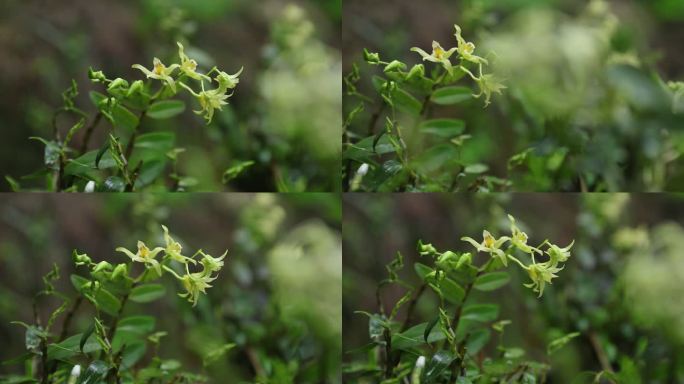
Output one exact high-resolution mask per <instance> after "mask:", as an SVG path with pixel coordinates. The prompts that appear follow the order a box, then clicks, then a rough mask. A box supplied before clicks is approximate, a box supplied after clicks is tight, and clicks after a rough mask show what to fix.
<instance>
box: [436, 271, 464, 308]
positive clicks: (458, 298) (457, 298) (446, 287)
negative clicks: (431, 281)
mask: <svg viewBox="0 0 684 384" xmlns="http://www.w3.org/2000/svg"><path fill="white" fill-rule="evenodd" d="M439 289H440V291H442V295H443V296H444V299H445V300H447V301H449V302H450V303H454V304H460V303H461V302H462V301H463V298H464V297H465V290H464V289H463V288H461V286H460V285H458V283H457V282H455V281H454V280H452V279H450V278H448V277H447V278H445V279H444V280H442V281H441V282H440V283H439Z"/></svg>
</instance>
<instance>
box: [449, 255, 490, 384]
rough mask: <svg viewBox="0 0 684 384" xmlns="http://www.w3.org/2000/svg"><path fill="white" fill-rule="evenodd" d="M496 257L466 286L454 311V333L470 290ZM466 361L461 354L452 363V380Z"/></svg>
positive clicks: (452, 325)
mask: <svg viewBox="0 0 684 384" xmlns="http://www.w3.org/2000/svg"><path fill="white" fill-rule="evenodd" d="M493 260H494V258H490V259H489V261H487V263H485V265H483V266H482V267H481V268H480V269H478V271H477V274H476V275H475V278H474V279H473V280H472V281H470V282H469V283H468V285H466V287H465V293H464V294H463V300H462V301H461V304H459V306H458V308H456V312H455V313H454V317H453V320H452V321H451V329H452V330H453V331H454V334H456V330H457V329H458V324H459V322H460V321H461V314H462V313H463V307H464V306H465V302H466V300H468V297H469V296H470V292H471V291H472V290H473V286H474V285H475V281H476V280H477V278H478V277H480V276H481V275H482V274H483V273H485V272H486V271H487V269H488V268H489V265H490V264H491V263H492V261H493ZM464 347H465V343H463V345H461V348H460V349H461V350H463V348H464ZM464 361H465V356H461V357H459V358H457V359H456V360H454V361H453V362H452V363H451V382H452V383H455V382H456V378H457V377H458V375H459V372H460V371H461V368H462V367H463V363H464Z"/></svg>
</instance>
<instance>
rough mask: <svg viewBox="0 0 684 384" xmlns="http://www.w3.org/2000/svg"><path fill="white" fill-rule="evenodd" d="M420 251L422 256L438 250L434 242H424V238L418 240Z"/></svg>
mask: <svg viewBox="0 0 684 384" xmlns="http://www.w3.org/2000/svg"><path fill="white" fill-rule="evenodd" d="M418 253H420V255H421V256H431V255H435V254H437V253H438V252H437V249H435V247H433V246H432V244H423V241H422V240H418Z"/></svg>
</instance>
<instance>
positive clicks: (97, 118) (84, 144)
mask: <svg viewBox="0 0 684 384" xmlns="http://www.w3.org/2000/svg"><path fill="white" fill-rule="evenodd" d="M102 116H103V115H102V112H101V111H98V112H97V114H96V115H95V118H94V119H93V122H92V123H90V125H89V126H88V128H86V132H85V136H83V142H81V149H80V151H79V153H80V154H81V155H83V154H84V153H85V152H86V150H87V149H88V143H90V137H91V136H92V135H93V131H95V128H96V127H97V125H98V124H99V123H100V120H102Z"/></svg>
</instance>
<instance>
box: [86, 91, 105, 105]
mask: <svg viewBox="0 0 684 384" xmlns="http://www.w3.org/2000/svg"><path fill="white" fill-rule="evenodd" d="M88 95H89V96H90V101H92V102H93V105H94V106H96V107H98V108H99V106H100V104H101V103H102V102H103V101H104V100H105V99H106V98H107V96H106V95H104V94H102V93H100V92H97V91H90V93H89V94H88Z"/></svg>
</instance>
